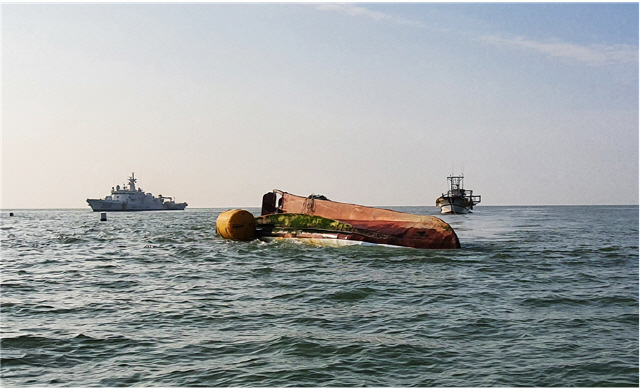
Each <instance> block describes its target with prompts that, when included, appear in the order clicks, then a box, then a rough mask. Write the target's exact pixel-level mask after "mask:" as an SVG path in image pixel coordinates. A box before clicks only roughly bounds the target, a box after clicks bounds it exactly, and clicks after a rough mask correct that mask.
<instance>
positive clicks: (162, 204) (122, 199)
mask: <svg viewBox="0 0 640 388" xmlns="http://www.w3.org/2000/svg"><path fill="white" fill-rule="evenodd" d="M136 182H137V179H136V178H135V177H134V174H133V173H131V177H129V187H127V185H126V184H125V185H124V187H122V188H120V185H118V186H116V187H115V188H113V187H112V188H111V195H107V196H106V197H104V199H87V203H89V206H91V209H93V211H94V212H99V211H110V212H116V211H120V212H122V211H143V210H184V208H185V207H187V203H186V202H181V203H176V202H175V201H174V200H173V198H172V197H163V196H162V195H158V196H157V197H154V196H153V194H151V193H145V192H144V191H142V189H141V188H138V189H136Z"/></svg>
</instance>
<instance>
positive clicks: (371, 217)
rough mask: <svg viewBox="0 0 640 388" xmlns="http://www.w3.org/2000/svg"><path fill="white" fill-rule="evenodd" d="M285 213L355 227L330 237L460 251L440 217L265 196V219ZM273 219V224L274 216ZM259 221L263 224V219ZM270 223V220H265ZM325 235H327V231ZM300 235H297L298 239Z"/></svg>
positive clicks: (283, 194) (286, 234) (322, 200)
mask: <svg viewBox="0 0 640 388" xmlns="http://www.w3.org/2000/svg"><path fill="white" fill-rule="evenodd" d="M283 214H292V215H297V216H295V217H298V220H303V219H304V218H303V217H302V216H311V217H319V218H320V219H325V220H330V221H335V222H339V223H342V224H345V225H348V227H349V228H352V229H349V230H350V232H349V233H345V232H344V230H339V231H337V232H336V231H331V233H330V234H336V235H337V236H336V237H335V239H342V240H351V241H360V242H363V243H373V244H384V245H394V246H405V247H412V248H423V249H457V248H460V241H459V239H458V236H457V235H456V233H455V231H454V230H453V229H452V228H451V226H449V224H447V223H446V222H444V221H442V220H441V219H439V218H437V217H433V216H427V215H417V214H410V213H403V212H398V211H394V210H388V209H381V208H373V207H368V206H362V205H355V204H348V203H341V202H335V201H330V200H327V199H326V198H318V197H313V196H310V197H301V196H297V195H293V194H289V193H286V192H283V191H280V190H274V191H273V192H272V193H267V194H265V195H264V197H263V204H262V217H264V216H273V215H283ZM270 220H271V221H272V220H273V217H272V218H271V219H270ZM256 221H258V225H260V222H261V221H260V217H258V218H257V219H256ZM267 221H269V220H265V222H267ZM310 221H312V222H315V221H313V220H310ZM278 222H280V223H281V222H286V220H284V219H283V220H282V221H278ZM278 222H276V223H274V225H275V227H274V228H273V229H272V230H276V231H277V230H278V226H279V224H278ZM267 223H268V222H267ZM302 226H303V227H302V228H299V230H301V231H304V232H313V233H315V232H317V231H316V230H314V229H313V228H310V227H309V226H308V225H304V223H303V224H302ZM322 232H323V233H324V232H326V229H323V230H322ZM298 235H299V233H297V232H296V234H295V237H296V238H297V236H298ZM266 237H282V238H292V237H294V235H293V234H292V233H291V232H290V231H285V232H284V233H283V234H282V235H278V236H271V235H266ZM332 238H333V237H332Z"/></svg>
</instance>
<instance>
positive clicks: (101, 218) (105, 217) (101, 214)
mask: <svg viewBox="0 0 640 388" xmlns="http://www.w3.org/2000/svg"><path fill="white" fill-rule="evenodd" d="M106 220H107V213H100V221H106Z"/></svg>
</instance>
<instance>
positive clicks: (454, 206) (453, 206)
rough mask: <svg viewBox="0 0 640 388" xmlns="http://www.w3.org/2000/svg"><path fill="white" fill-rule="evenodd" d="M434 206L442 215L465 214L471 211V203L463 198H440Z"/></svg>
mask: <svg viewBox="0 0 640 388" xmlns="http://www.w3.org/2000/svg"><path fill="white" fill-rule="evenodd" d="M436 206H437V207H438V208H439V209H440V213H442V214H467V213H471V209H473V203H472V202H471V201H469V200H467V199H465V198H450V197H440V198H438V200H437V201H436Z"/></svg>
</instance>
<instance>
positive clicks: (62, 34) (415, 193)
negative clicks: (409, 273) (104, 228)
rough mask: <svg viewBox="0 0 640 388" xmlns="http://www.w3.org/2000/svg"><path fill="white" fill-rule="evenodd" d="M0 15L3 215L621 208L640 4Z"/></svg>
mask: <svg viewBox="0 0 640 388" xmlns="http://www.w3.org/2000/svg"><path fill="white" fill-rule="evenodd" d="M1 7H2V8H1V12H2V164H1V172H2V197H1V199H0V201H1V202H0V203H1V207H2V208H3V209H22V208H86V209H87V210H89V207H88V205H87V203H86V199H87V198H104V196H106V195H108V194H109V192H110V190H111V187H113V186H115V185H118V184H120V185H122V184H123V183H124V182H125V181H126V180H127V178H128V177H129V176H130V175H131V173H132V172H135V176H136V178H137V179H138V186H139V187H141V188H142V189H143V190H145V191H147V192H151V193H153V194H154V195H157V194H162V195H165V196H174V197H175V198H176V199H177V200H178V201H180V202H182V201H185V202H188V203H189V208H208V207H222V208H225V207H226V208H235V207H259V206H260V204H261V199H262V195H263V194H264V193H266V192H269V191H271V190H273V189H280V190H284V191H287V192H290V193H292V194H298V195H304V196H306V195H309V194H312V193H313V194H324V195H326V196H327V197H328V198H330V199H332V200H335V201H340V202H348V203H357V204H362V205H369V206H405V205H413V206H435V200H436V198H437V197H438V196H440V195H441V194H442V193H443V192H446V190H447V189H448V187H447V176H449V175H450V174H452V173H454V174H459V173H463V174H464V177H465V181H464V183H465V188H466V189H471V190H473V192H474V194H479V195H481V196H482V203H481V205H480V206H479V207H478V208H477V210H479V209H480V207H481V206H482V205H628V204H631V205H637V204H638V199H639V193H638V186H639V182H638V176H639V172H638V164H639V161H638V144H639V139H638V133H639V116H638V107H639V101H638V96H639V89H638V85H639V80H638V74H639V69H638V35H639V27H638V15H639V9H638V3H637V2H636V3H633V2H631V3H380V2H374V3H349V2H347V3H328V2H320V3H305V2H302V3H299V2H295V3H288V2H280V3H153V2H149V3H91V4H80V3H11V2H9V3H7V2H4V3H3V4H2V6H1Z"/></svg>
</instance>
